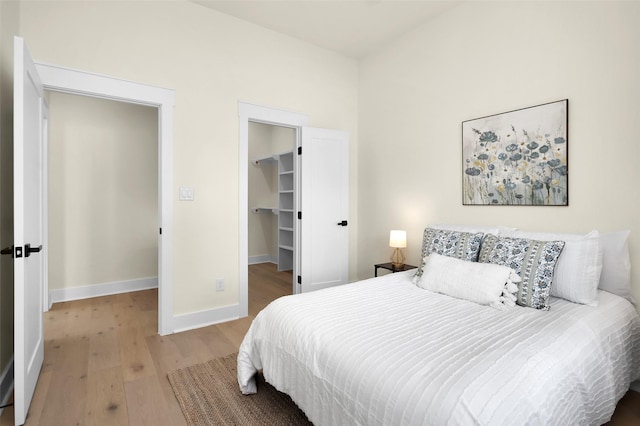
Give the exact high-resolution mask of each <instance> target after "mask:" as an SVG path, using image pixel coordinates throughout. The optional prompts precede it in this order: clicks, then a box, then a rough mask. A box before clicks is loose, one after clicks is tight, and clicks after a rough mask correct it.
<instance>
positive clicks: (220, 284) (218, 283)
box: [216, 278, 224, 291]
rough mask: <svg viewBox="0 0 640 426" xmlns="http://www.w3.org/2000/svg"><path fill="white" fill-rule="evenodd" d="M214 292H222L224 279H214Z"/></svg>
mask: <svg viewBox="0 0 640 426" xmlns="http://www.w3.org/2000/svg"><path fill="white" fill-rule="evenodd" d="M216 291H224V278H216Z"/></svg>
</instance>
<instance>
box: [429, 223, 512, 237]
mask: <svg viewBox="0 0 640 426" xmlns="http://www.w3.org/2000/svg"><path fill="white" fill-rule="evenodd" d="M429 226H430V227H431V228H433V229H446V230H448V231H460V232H470V233H472V234H475V233H478V232H482V233H483V234H494V235H500V236H505V237H510V236H511V235H509V234H511V233H513V232H516V231H517V230H518V228H510V227H507V226H481V225H455V224H448V223H437V224H433V225H429Z"/></svg>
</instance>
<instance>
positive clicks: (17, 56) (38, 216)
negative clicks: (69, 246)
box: [13, 37, 47, 425]
mask: <svg viewBox="0 0 640 426" xmlns="http://www.w3.org/2000/svg"><path fill="white" fill-rule="evenodd" d="M13 91H14V94H13V96H14V105H13V106H14V110H13V114H14V121H13V131H14V139H13V176H14V178H13V180H14V184H13V185H14V186H13V203H14V212H13V213H14V216H13V220H14V236H13V243H14V249H13V255H14V298H15V302H14V303H15V308H14V315H15V318H14V334H15V340H14V360H15V364H14V368H15V369H14V374H15V376H14V381H15V382H14V385H15V388H14V399H15V401H14V408H15V424H16V425H21V424H24V422H25V420H26V417H27V413H28V411H29V405H30V403H31V398H32V397H33V392H34V390H35V387H36V383H37V381H38V375H39V374H40V369H41V368H42V362H43V359H44V342H43V324H42V307H43V282H44V281H43V280H44V266H43V265H44V264H43V259H44V256H43V255H42V254H43V253H41V251H42V250H43V246H42V242H43V207H44V206H43V204H42V200H43V194H44V192H43V191H44V188H43V176H42V167H41V165H42V162H43V161H45V159H44V158H43V156H42V151H43V132H44V129H45V126H44V123H45V115H46V113H47V109H46V105H45V102H44V97H43V93H44V92H43V88H42V84H41V82H40V78H39V76H38V73H37V71H36V67H35V65H34V63H33V59H32V58H31V55H30V53H29V51H28V50H27V47H26V46H25V43H24V40H23V39H22V38H20V37H15V39H14V90H13ZM44 250H46V248H44Z"/></svg>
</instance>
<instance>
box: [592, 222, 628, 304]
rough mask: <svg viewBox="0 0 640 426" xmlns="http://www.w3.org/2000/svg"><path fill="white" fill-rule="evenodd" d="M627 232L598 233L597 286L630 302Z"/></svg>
mask: <svg viewBox="0 0 640 426" xmlns="http://www.w3.org/2000/svg"><path fill="white" fill-rule="evenodd" d="M629 234H631V231H629V230H626V231H617V232H607V233H604V234H600V244H601V245H602V254H603V256H602V274H600V284H599V285H598V288H600V289H601V290H604V291H608V292H609V293H613V294H617V295H618V296H620V297H624V298H625V299H627V300H628V301H630V302H631V303H633V304H635V300H633V297H632V296H631V261H630V260H629V243H628V239H629Z"/></svg>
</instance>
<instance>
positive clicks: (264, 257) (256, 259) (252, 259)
mask: <svg viewBox="0 0 640 426" xmlns="http://www.w3.org/2000/svg"><path fill="white" fill-rule="evenodd" d="M258 263H278V258H277V257H276V256H271V255H270V254H260V255H258V256H249V265H257V264H258Z"/></svg>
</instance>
